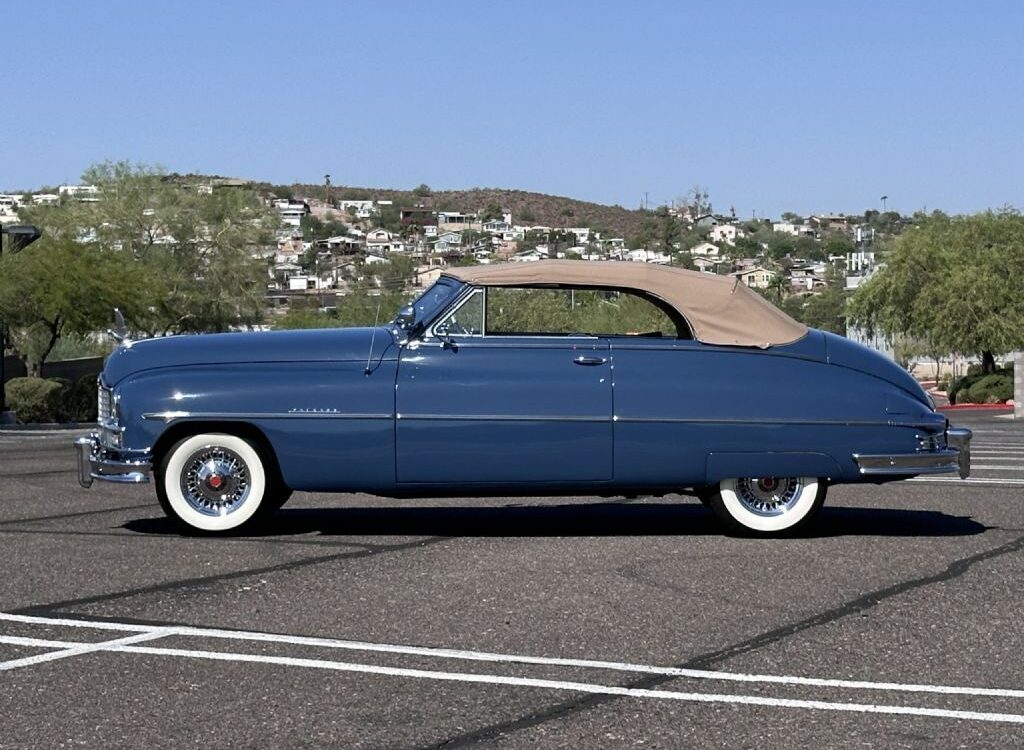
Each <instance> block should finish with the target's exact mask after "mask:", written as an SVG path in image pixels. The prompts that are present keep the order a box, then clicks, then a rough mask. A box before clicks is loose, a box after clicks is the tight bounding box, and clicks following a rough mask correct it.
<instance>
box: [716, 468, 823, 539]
mask: <svg viewBox="0 0 1024 750" xmlns="http://www.w3.org/2000/svg"><path fill="white" fill-rule="evenodd" d="M827 489H828V485H827V483H826V482H825V480H822V479H818V478H816V477H740V478H738V479H723V480H722V481H721V482H720V483H719V485H718V492H716V493H714V494H713V495H711V496H710V497H709V498H708V501H707V505H708V506H709V507H710V508H711V509H712V510H713V511H714V512H715V514H716V515H717V516H718V517H719V519H721V520H722V522H723V523H725V525H726V526H727V527H729V529H730V530H731V531H733V532H737V533H740V534H744V535H748V536H771V535H774V534H780V533H783V532H793V531H795V530H797V529H799V528H800V527H801V526H803V525H804V524H806V523H807V522H808V521H810V519H811V518H812V517H813V516H814V514H815V513H817V511H818V509H819V508H821V506H822V504H823V503H824V502H825V494H826V491H827Z"/></svg>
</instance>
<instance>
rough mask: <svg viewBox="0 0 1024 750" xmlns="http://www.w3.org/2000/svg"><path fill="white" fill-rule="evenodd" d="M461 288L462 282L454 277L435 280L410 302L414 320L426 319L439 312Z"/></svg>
mask: <svg viewBox="0 0 1024 750" xmlns="http://www.w3.org/2000/svg"><path fill="white" fill-rule="evenodd" d="M461 288H462V284H461V283H459V282H458V281H455V280H454V279H448V278H443V277H442V278H440V279H438V280H437V282H436V283H435V284H434V285H433V286H432V287H430V288H429V289H427V291H425V292H423V294H421V295H420V296H419V297H417V298H416V300H415V301H414V302H413V303H412V307H413V309H414V310H415V311H416V321H417V322H421V321H426V320H429V319H430V318H432V317H434V316H435V315H436V314H437V313H439V312H440V311H441V310H442V309H443V308H444V306H445V305H447V304H448V303H449V302H450V301H451V300H452V298H453V297H454V296H455V294H456V293H457V292H458V291H459V289H461Z"/></svg>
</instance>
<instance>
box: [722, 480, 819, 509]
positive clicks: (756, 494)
mask: <svg viewBox="0 0 1024 750" xmlns="http://www.w3.org/2000/svg"><path fill="white" fill-rule="evenodd" d="M803 488H804V486H803V483H801V482H800V480H799V479H798V478H797V477H760V478H751V477H744V478H742V479H737V480H736V497H738V498H739V500H740V502H741V503H743V507H744V508H746V509H747V510H749V511H750V512H751V513H756V514H757V515H759V516H781V515H782V514H783V513H785V512H787V511H788V510H790V509H791V508H792V507H793V506H794V505H795V504H796V501H797V499H798V498H799V497H800V493H801V492H802V490H803Z"/></svg>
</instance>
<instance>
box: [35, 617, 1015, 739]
mask: <svg viewBox="0 0 1024 750" xmlns="http://www.w3.org/2000/svg"><path fill="white" fill-rule="evenodd" d="M169 634H171V633H166V632H163V633H147V634H137V635H135V636H128V637H126V638H120V639H117V640H116V641H104V642H102V643H97V644H90V648H88V649H85V648H74V647H72V648H68V649H66V650H65V651H59V652H57V654H58V656H56V657H55V658H62V657H63V655H72V654H70V653H69V652H71V651H77V652H78V653H86V652H88V651H106V652H114V653H126V654H145V655H150V656H178V657H183V658H189V659H208V660H212V661H229V662H248V663H256V664H273V665H276V666H286V667H300V668H306V669H323V670H331V671H337V672H354V673H360V674H375V675H383V676H389V677H406V678H412V679H426V680H439V681H444V682H465V683H475V684H485V685H503V686H515V687H531V688H540V689H547V690H565V691H571V692H580V693H589V694H595V695H616V696H622V697H627V698H652V699H656V700H676V701H688V702H696V703H735V704H742V705H749V706H771V707H777V708H800V709H810V710H818V711H842V712H847V713H873V714H890V715H903V716H929V717H935V718H943V719H958V720H967V721H986V722H1000V723H1010V724H1024V714H1011V713H1002V712H989V711H961V710H956V709H945V708H927V707H923V706H897V705H878V704H874V703H839V702H835V701H818V700H803V699H794V698H767V697H764V696H760V695H731V694H727V693H692V692H682V691H676V690H653V689H643V688H628V687H621V686H618V685H600V684H596V683H590V682H575V681H566V680H546V679H536V678H531V677H511V676H507V675H497V674H475V673H469V672H439V671H435V670H427V669H406V668H402V667H383V666H378V665H374V664H358V663H353V662H342V661H329V660H326V659H306V658H300V657H293V656H267V655H263V654H239V653H228V652H223V651H202V650H193V649H179V648H159V647H155V646H134V645H129V642H130V641H132V640H144V639H145V636H149V637H151V638H161V637H164V636H166V635H169ZM22 640H24V639H22ZM29 640H31V639H29ZM38 643H48V644H55V643H61V644H62V645H68V646H73V645H74V644H72V643H64V642H55V641H38ZM42 656H47V654H43V655H42ZM36 658H38V657H28V659H36ZM19 661H26V660H19Z"/></svg>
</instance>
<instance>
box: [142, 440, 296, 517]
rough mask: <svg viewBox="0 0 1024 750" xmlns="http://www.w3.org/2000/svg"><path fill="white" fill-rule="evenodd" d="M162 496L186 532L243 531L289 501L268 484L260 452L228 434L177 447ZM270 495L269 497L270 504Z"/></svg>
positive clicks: (163, 475) (163, 473)
mask: <svg viewBox="0 0 1024 750" xmlns="http://www.w3.org/2000/svg"><path fill="white" fill-rule="evenodd" d="M157 477H158V480H157V482H158V486H157V497H158V498H159V499H160V505H161V506H162V507H163V509H164V511H165V512H166V513H167V515H168V516H170V517H171V518H172V519H174V520H176V521H178V522H180V523H181V524H183V525H184V526H185V527H186V528H187V529H190V530H193V531H198V532H204V533H220V532H225V531H230V530H232V529H237V528H240V527H241V526H243V525H245V524H246V523H248V522H249V521H250V520H252V519H254V518H256V517H257V511H260V509H261V507H262V508H265V509H269V510H270V511H272V510H274V509H275V508H276V507H278V506H279V505H280V504H281V503H283V501H284V500H286V499H287V494H286V493H284V492H281V491H277V492H275V488H276V485H275V484H274V483H273V481H272V480H268V475H267V467H266V465H265V462H264V458H263V457H262V456H261V455H260V452H259V451H258V450H257V449H256V448H255V447H254V446H253V444H252V443H250V442H249V441H248V440H245V439H244V438H242V437H239V436H237V435H229V434H226V433H204V434H200V435H192V436H191V437H187V438H184V439H182V440H180V441H179V442H178V443H176V444H175V445H174V446H173V447H172V448H171V449H170V450H169V451H168V452H167V454H166V456H165V457H164V458H163V459H162V460H161V462H160V468H159V470H158V472H157ZM268 494H269V495H270V497H269V499H268Z"/></svg>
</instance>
